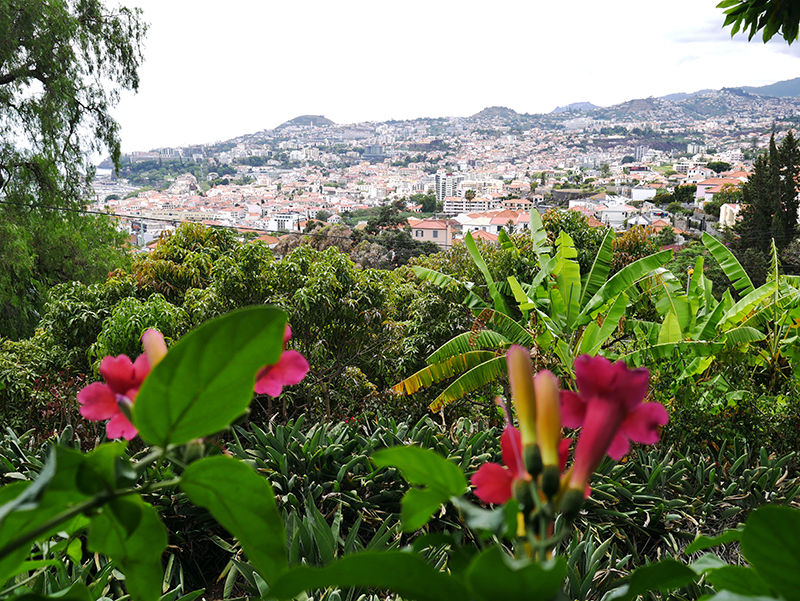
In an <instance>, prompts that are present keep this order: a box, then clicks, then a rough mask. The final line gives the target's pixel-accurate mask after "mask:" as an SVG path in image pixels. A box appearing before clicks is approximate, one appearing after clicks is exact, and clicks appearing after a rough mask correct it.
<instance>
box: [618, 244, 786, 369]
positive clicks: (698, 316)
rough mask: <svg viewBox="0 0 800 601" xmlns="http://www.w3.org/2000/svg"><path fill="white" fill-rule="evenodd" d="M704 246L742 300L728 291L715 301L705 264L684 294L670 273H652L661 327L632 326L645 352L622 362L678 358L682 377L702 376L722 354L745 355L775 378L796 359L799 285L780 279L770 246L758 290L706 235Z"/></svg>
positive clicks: (700, 265)
mask: <svg viewBox="0 0 800 601" xmlns="http://www.w3.org/2000/svg"><path fill="white" fill-rule="evenodd" d="M703 244H704V245H705V246H706V248H707V249H708V250H709V252H710V253H711V254H712V256H713V257H714V258H715V259H716V260H717V262H718V263H719V264H720V266H721V267H722V270H723V272H724V273H725V275H726V276H727V277H728V278H729V279H730V281H731V283H732V285H733V288H734V289H735V290H736V292H737V294H738V295H739V296H740V299H739V300H738V301H736V302H734V300H733V298H732V296H731V294H730V292H729V291H726V292H725V294H724V295H723V297H722V298H721V299H720V300H719V301H717V300H716V299H714V297H713V296H712V295H711V283H710V281H709V280H708V279H707V278H705V277H704V275H703V258H702V257H699V258H698V259H697V262H696V264H695V267H694V270H693V273H692V277H691V280H690V282H689V286H688V287H687V290H686V292H685V293H684V292H683V290H682V287H681V286H680V285H679V284H678V283H677V280H676V279H675V278H674V276H672V274H669V273H656V274H654V275H653V277H652V278H651V281H649V282H648V284H649V286H650V290H649V291H650V292H651V293H653V296H654V298H655V306H656V309H657V310H658V313H659V315H660V316H661V318H662V321H661V323H660V324H656V323H644V322H639V323H636V324H635V325H634V326H633V327H634V328H638V333H639V337H640V339H642V340H644V345H643V348H640V349H638V350H636V351H634V352H631V353H628V354H626V355H623V356H622V357H621V358H622V359H624V360H626V361H627V362H629V363H631V364H635V365H642V364H644V363H647V362H648V361H653V360H658V359H663V358H666V357H670V356H675V355H676V354H677V353H681V354H682V355H683V356H684V357H685V358H686V359H687V360H688V361H689V363H688V365H687V367H686V369H684V370H683V373H682V374H681V377H688V376H693V375H697V374H701V373H703V372H704V371H705V370H707V369H708V368H709V367H710V366H711V365H712V364H713V363H714V361H715V360H716V359H717V356H718V355H719V354H720V353H722V352H744V353H746V354H747V356H748V357H750V358H751V362H752V363H753V365H754V366H756V367H758V366H761V367H765V368H767V369H769V371H770V372H771V373H772V374H773V384H774V383H775V377H776V376H777V375H778V374H779V373H780V371H781V370H782V369H783V368H784V367H786V366H787V363H788V362H787V358H789V357H793V356H794V354H797V353H795V350H794V349H795V347H796V343H797V341H798V340H799V339H798V337H797V328H798V325H800V321H797V322H796V321H795V318H797V319H798V320H800V281H798V278H796V277H787V276H782V275H781V274H780V272H779V262H778V255H777V251H776V249H775V245H774V243H773V245H772V256H771V263H770V271H769V276H768V278H767V282H766V283H765V284H764V285H762V286H760V287H758V288H756V287H755V286H754V285H753V283H752V281H751V280H750V278H749V276H748V275H747V273H746V271H745V270H744V268H743V267H742V265H741V264H740V263H739V261H738V260H737V259H736V257H735V256H734V255H733V253H732V252H731V251H730V250H729V249H728V248H727V247H725V246H724V245H723V244H722V243H720V242H719V241H718V240H716V239H715V238H713V237H712V236H710V235H709V234H707V233H706V234H703Z"/></svg>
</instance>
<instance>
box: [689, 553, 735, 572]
mask: <svg viewBox="0 0 800 601" xmlns="http://www.w3.org/2000/svg"><path fill="white" fill-rule="evenodd" d="M690 567H691V568H692V570H693V571H694V573H695V574H698V575H699V574H704V573H705V572H710V571H713V570H719V569H720V568H725V567H728V564H727V563H725V562H724V561H722V560H721V559H720V558H719V557H717V556H716V555H714V554H713V553H703V554H702V555H701V556H700V557H698V558H697V559H696V560H695V561H694V562H692V565H691V566H690Z"/></svg>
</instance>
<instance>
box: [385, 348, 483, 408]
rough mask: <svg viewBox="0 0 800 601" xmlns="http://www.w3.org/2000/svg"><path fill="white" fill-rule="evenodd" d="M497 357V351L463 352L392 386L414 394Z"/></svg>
mask: <svg viewBox="0 0 800 601" xmlns="http://www.w3.org/2000/svg"><path fill="white" fill-rule="evenodd" d="M495 357H497V353H496V352H494V351H470V352H468V353H461V354H460V355H456V356H454V357H450V358H449V359H445V360H444V361H440V362H439V363H434V364H433V365H428V366H427V367H424V368H422V369H421V370H419V371H418V372H417V373H415V374H413V375H411V376H409V377H407V378H406V379H405V380H403V381H402V382H399V383H397V384H395V385H394V386H393V387H392V388H393V389H394V390H396V391H397V392H404V393H405V394H414V393H415V392H416V391H417V390H419V389H420V388H426V387H428V386H431V385H432V384H435V383H437V382H441V381H442V380H446V379H447V378H452V377H453V376H454V375H456V374H461V373H464V372H467V371H468V370H470V369H473V368H474V367H476V366H480V365H482V364H483V363H485V362H487V361H490V360H492V359H493V358H495ZM459 398H460V397H459Z"/></svg>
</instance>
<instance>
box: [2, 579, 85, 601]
mask: <svg viewBox="0 0 800 601" xmlns="http://www.w3.org/2000/svg"><path fill="white" fill-rule="evenodd" d="M49 599H53V600H58V601H94V597H93V596H92V593H91V592H89V589H88V588H86V585H85V584H83V582H76V583H75V584H73V585H72V586H71V587H69V588H66V589H64V590H61V591H58V592H57V593H52V594H51V595H40V594H37V593H26V594H24V595H19V596H17V597H14V601H47V600H49Z"/></svg>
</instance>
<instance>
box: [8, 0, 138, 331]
mask: <svg viewBox="0 0 800 601" xmlns="http://www.w3.org/2000/svg"><path fill="white" fill-rule="evenodd" d="M146 29H147V26H146V25H145V24H144V23H142V22H141V21H140V11H139V10H138V9H133V10H131V9H127V8H124V7H118V8H114V9H110V8H107V7H106V6H105V5H104V4H103V3H102V2H101V1H100V0H81V1H76V0H0V203H2V204H0V223H2V231H1V232H0V263H2V264H3V265H6V266H9V268H8V269H7V270H6V276H7V277H2V278H0V335H9V336H14V337H18V336H24V335H26V334H28V333H30V332H31V331H32V328H33V326H34V325H35V324H36V322H37V321H38V316H39V314H40V311H41V308H42V305H43V303H44V300H45V299H44V297H45V293H46V291H47V290H48V289H49V288H51V287H52V286H53V285H55V284H57V283H59V282H67V281H72V280H80V281H83V282H86V283H89V282H91V281H96V278H98V277H100V276H101V275H102V276H104V275H105V274H106V273H107V272H108V271H110V270H112V269H114V268H115V267H118V266H120V261H119V258H120V257H119V253H115V252H114V249H118V248H120V245H121V243H122V240H121V238H120V236H119V235H115V233H114V232H115V230H114V228H113V224H111V222H109V221H108V220H107V219H104V218H99V219H95V218H91V217H87V216H85V215H82V214H80V213H79V212H65V211H62V210H57V209H61V208H68V209H70V210H71V211H74V210H75V209H81V208H83V207H84V206H85V198H86V196H87V195H86V189H87V185H88V183H89V182H90V181H91V179H92V177H93V176H94V167H93V166H92V163H91V161H90V159H91V156H92V154H93V153H98V154H99V153H108V154H110V156H111V159H112V161H113V163H114V165H115V167H117V168H118V167H119V157H120V141H119V126H118V124H117V122H116V121H115V120H114V119H113V118H112V116H111V114H110V109H111V107H112V106H113V105H114V104H115V103H116V100H117V98H118V93H119V92H118V90H119V89H120V88H122V89H127V90H136V89H137V88H138V85H139V75H138V69H139V66H140V64H141V61H142V54H141V43H142V40H143V38H144V35H145V32H146ZM109 86H110V87H109ZM56 208H57V209H56ZM62 234H63V235H62ZM82 236H86V237H85V238H81V237H82ZM48 257H50V258H55V259H57V260H52V261H51V260H49V259H48Z"/></svg>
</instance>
